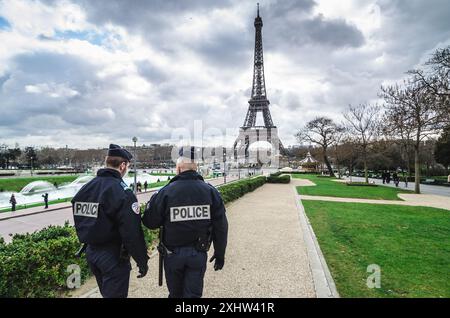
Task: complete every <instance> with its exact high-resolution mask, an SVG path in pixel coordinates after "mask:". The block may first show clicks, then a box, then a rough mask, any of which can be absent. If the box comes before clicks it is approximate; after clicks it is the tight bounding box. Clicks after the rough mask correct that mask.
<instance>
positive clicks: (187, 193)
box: [142, 171, 228, 258]
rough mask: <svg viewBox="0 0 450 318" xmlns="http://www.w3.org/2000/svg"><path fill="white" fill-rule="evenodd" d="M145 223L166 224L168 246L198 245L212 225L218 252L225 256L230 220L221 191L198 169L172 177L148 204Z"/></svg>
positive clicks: (165, 232) (156, 226)
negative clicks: (198, 241) (204, 178)
mask: <svg viewBox="0 0 450 318" xmlns="http://www.w3.org/2000/svg"><path fill="white" fill-rule="evenodd" d="M142 221H143V223H144V225H145V226H147V227H148V228H150V229H156V228H158V227H160V226H164V237H163V242H164V244H165V245H166V246H167V247H168V248H171V247H172V248H173V247H180V246H189V245H195V243H196V242H197V240H198V238H199V237H200V236H202V235H205V234H206V233H207V232H208V230H209V229H211V228H212V240H213V243H214V252H215V254H216V256H217V257H221V258H224V257H225V249H226V246H227V235H228V221H227V218H226V215H225V206H224V204H223V201H222V198H221V196H220V194H219V191H217V189H216V188H215V187H213V186H212V185H210V184H208V183H206V182H205V181H204V180H203V178H202V176H200V175H199V174H198V173H197V172H195V171H185V172H183V173H181V174H179V175H177V176H176V177H174V178H172V180H170V182H169V184H167V185H166V186H165V187H163V188H161V189H160V190H159V191H158V192H157V193H156V194H154V195H153V196H152V198H151V199H150V201H149V202H148V203H147V206H146V209H145V213H144V216H143V219H142Z"/></svg>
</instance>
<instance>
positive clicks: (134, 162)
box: [132, 137, 138, 195]
mask: <svg viewBox="0 0 450 318" xmlns="http://www.w3.org/2000/svg"><path fill="white" fill-rule="evenodd" d="M132 140H133V143H134V156H133V157H134V160H133V165H134V186H133V191H134V194H135V195H136V194H137V184H136V181H137V171H136V142H137V140H138V139H137V137H133V139H132Z"/></svg>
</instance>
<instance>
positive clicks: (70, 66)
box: [0, 0, 450, 148]
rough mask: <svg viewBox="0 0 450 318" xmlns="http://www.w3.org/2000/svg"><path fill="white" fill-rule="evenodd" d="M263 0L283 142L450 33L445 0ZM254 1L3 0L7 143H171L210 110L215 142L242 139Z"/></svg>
mask: <svg viewBox="0 0 450 318" xmlns="http://www.w3.org/2000/svg"><path fill="white" fill-rule="evenodd" d="M259 1H260V3H261V16H262V18H263V21H264V28H263V43H264V54H265V55H264V59H265V72H266V85H267V88H268V92H267V94H268V98H269V100H270V101H271V106H270V107H271V113H272V117H273V120H274V123H275V124H276V125H277V126H278V127H279V133H280V136H281V139H282V141H283V143H284V144H285V145H292V144H295V138H294V134H295V132H296V130H297V129H299V128H301V127H302V126H303V125H304V124H305V123H306V122H307V121H309V120H311V119H313V118H314V117H315V116H321V115H326V116H330V117H332V118H335V119H336V120H338V121H339V120H340V118H341V117H340V113H341V111H342V110H344V109H345V108H346V107H347V106H348V105H349V104H358V103H363V102H372V101H376V99H377V93H378V91H379V87H380V85H381V84H383V83H390V82H393V81H398V80H400V79H401V78H402V77H403V76H404V72H405V71H407V70H408V69H411V68H414V67H416V66H418V65H420V64H421V63H423V62H424V61H425V60H426V59H427V58H428V56H429V55H430V53H431V52H432V51H433V50H435V49H436V48H438V47H442V46H446V45H449V44H450V5H449V3H448V0H378V1H377V0H340V1H336V0H267V1H265V0H259ZM255 14H256V1H247V0H220V1H219V0H218V1H211V0H177V1H175V0H173V1H172V0H151V1H150V0H148V1H144V0H130V1H125V0H123V1H118V0H116V1H112V0H99V1H97V0H96V1H91V0H79V1H76V0H73V1H69V0H63V1H51V0H41V1H32V0H29V1H25V0H0V143H6V144H9V145H13V144H14V143H16V142H18V143H19V144H20V145H21V146H25V145H35V146H44V145H49V146H64V145H66V144H67V145H69V146H70V147H79V148H88V147H103V146H105V145H107V144H109V143H110V142H112V141H114V142H116V143H120V144H123V145H127V144H131V137H132V136H134V135H136V136H137V137H138V138H139V143H145V144H149V143H159V142H173V140H174V137H175V136H176V134H177V133H178V131H180V129H185V130H187V131H191V132H192V131H193V130H194V121H196V120H201V121H202V122H201V126H202V128H203V130H204V134H205V136H206V138H205V140H206V143H208V142H213V143H217V142H221V140H220V138H221V135H222V134H225V133H227V134H228V135H227V137H226V140H225V142H227V143H229V144H232V142H233V138H235V137H236V136H237V133H238V128H239V127H240V126H241V125H242V124H243V122H244V119H245V114H246V112H247V108H248V103H247V101H248V99H249V97H250V88H251V81H252V72H253V69H252V62H253V47H254V26H253V21H254V17H255ZM258 121H259V119H258ZM198 126H199V123H198V122H197V128H196V129H198Z"/></svg>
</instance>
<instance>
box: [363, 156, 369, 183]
mask: <svg viewBox="0 0 450 318" xmlns="http://www.w3.org/2000/svg"><path fill="white" fill-rule="evenodd" d="M363 158H364V178H365V179H366V183H369V169H367V155H366V154H364V156H363Z"/></svg>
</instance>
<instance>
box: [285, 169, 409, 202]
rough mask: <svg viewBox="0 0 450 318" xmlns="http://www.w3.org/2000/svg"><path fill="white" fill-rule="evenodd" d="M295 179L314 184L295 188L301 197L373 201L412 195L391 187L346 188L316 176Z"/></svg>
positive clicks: (295, 176) (303, 176) (341, 184)
mask: <svg viewBox="0 0 450 318" xmlns="http://www.w3.org/2000/svg"><path fill="white" fill-rule="evenodd" d="M292 176H293V178H297V179H308V180H311V181H312V182H314V183H315V184H316V186H315V187H297V192H298V193H299V194H303V195H313V196H326V197H341V198H357V199H374V200H399V201H402V200H401V199H400V198H399V197H398V196H397V194H398V193H412V192H411V191H407V190H402V189H397V188H391V187H383V186H376V187H368V186H348V185H346V184H345V183H341V182H336V181H332V180H333V179H332V178H321V177H318V176H317V175H295V174H293V175H292Z"/></svg>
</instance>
